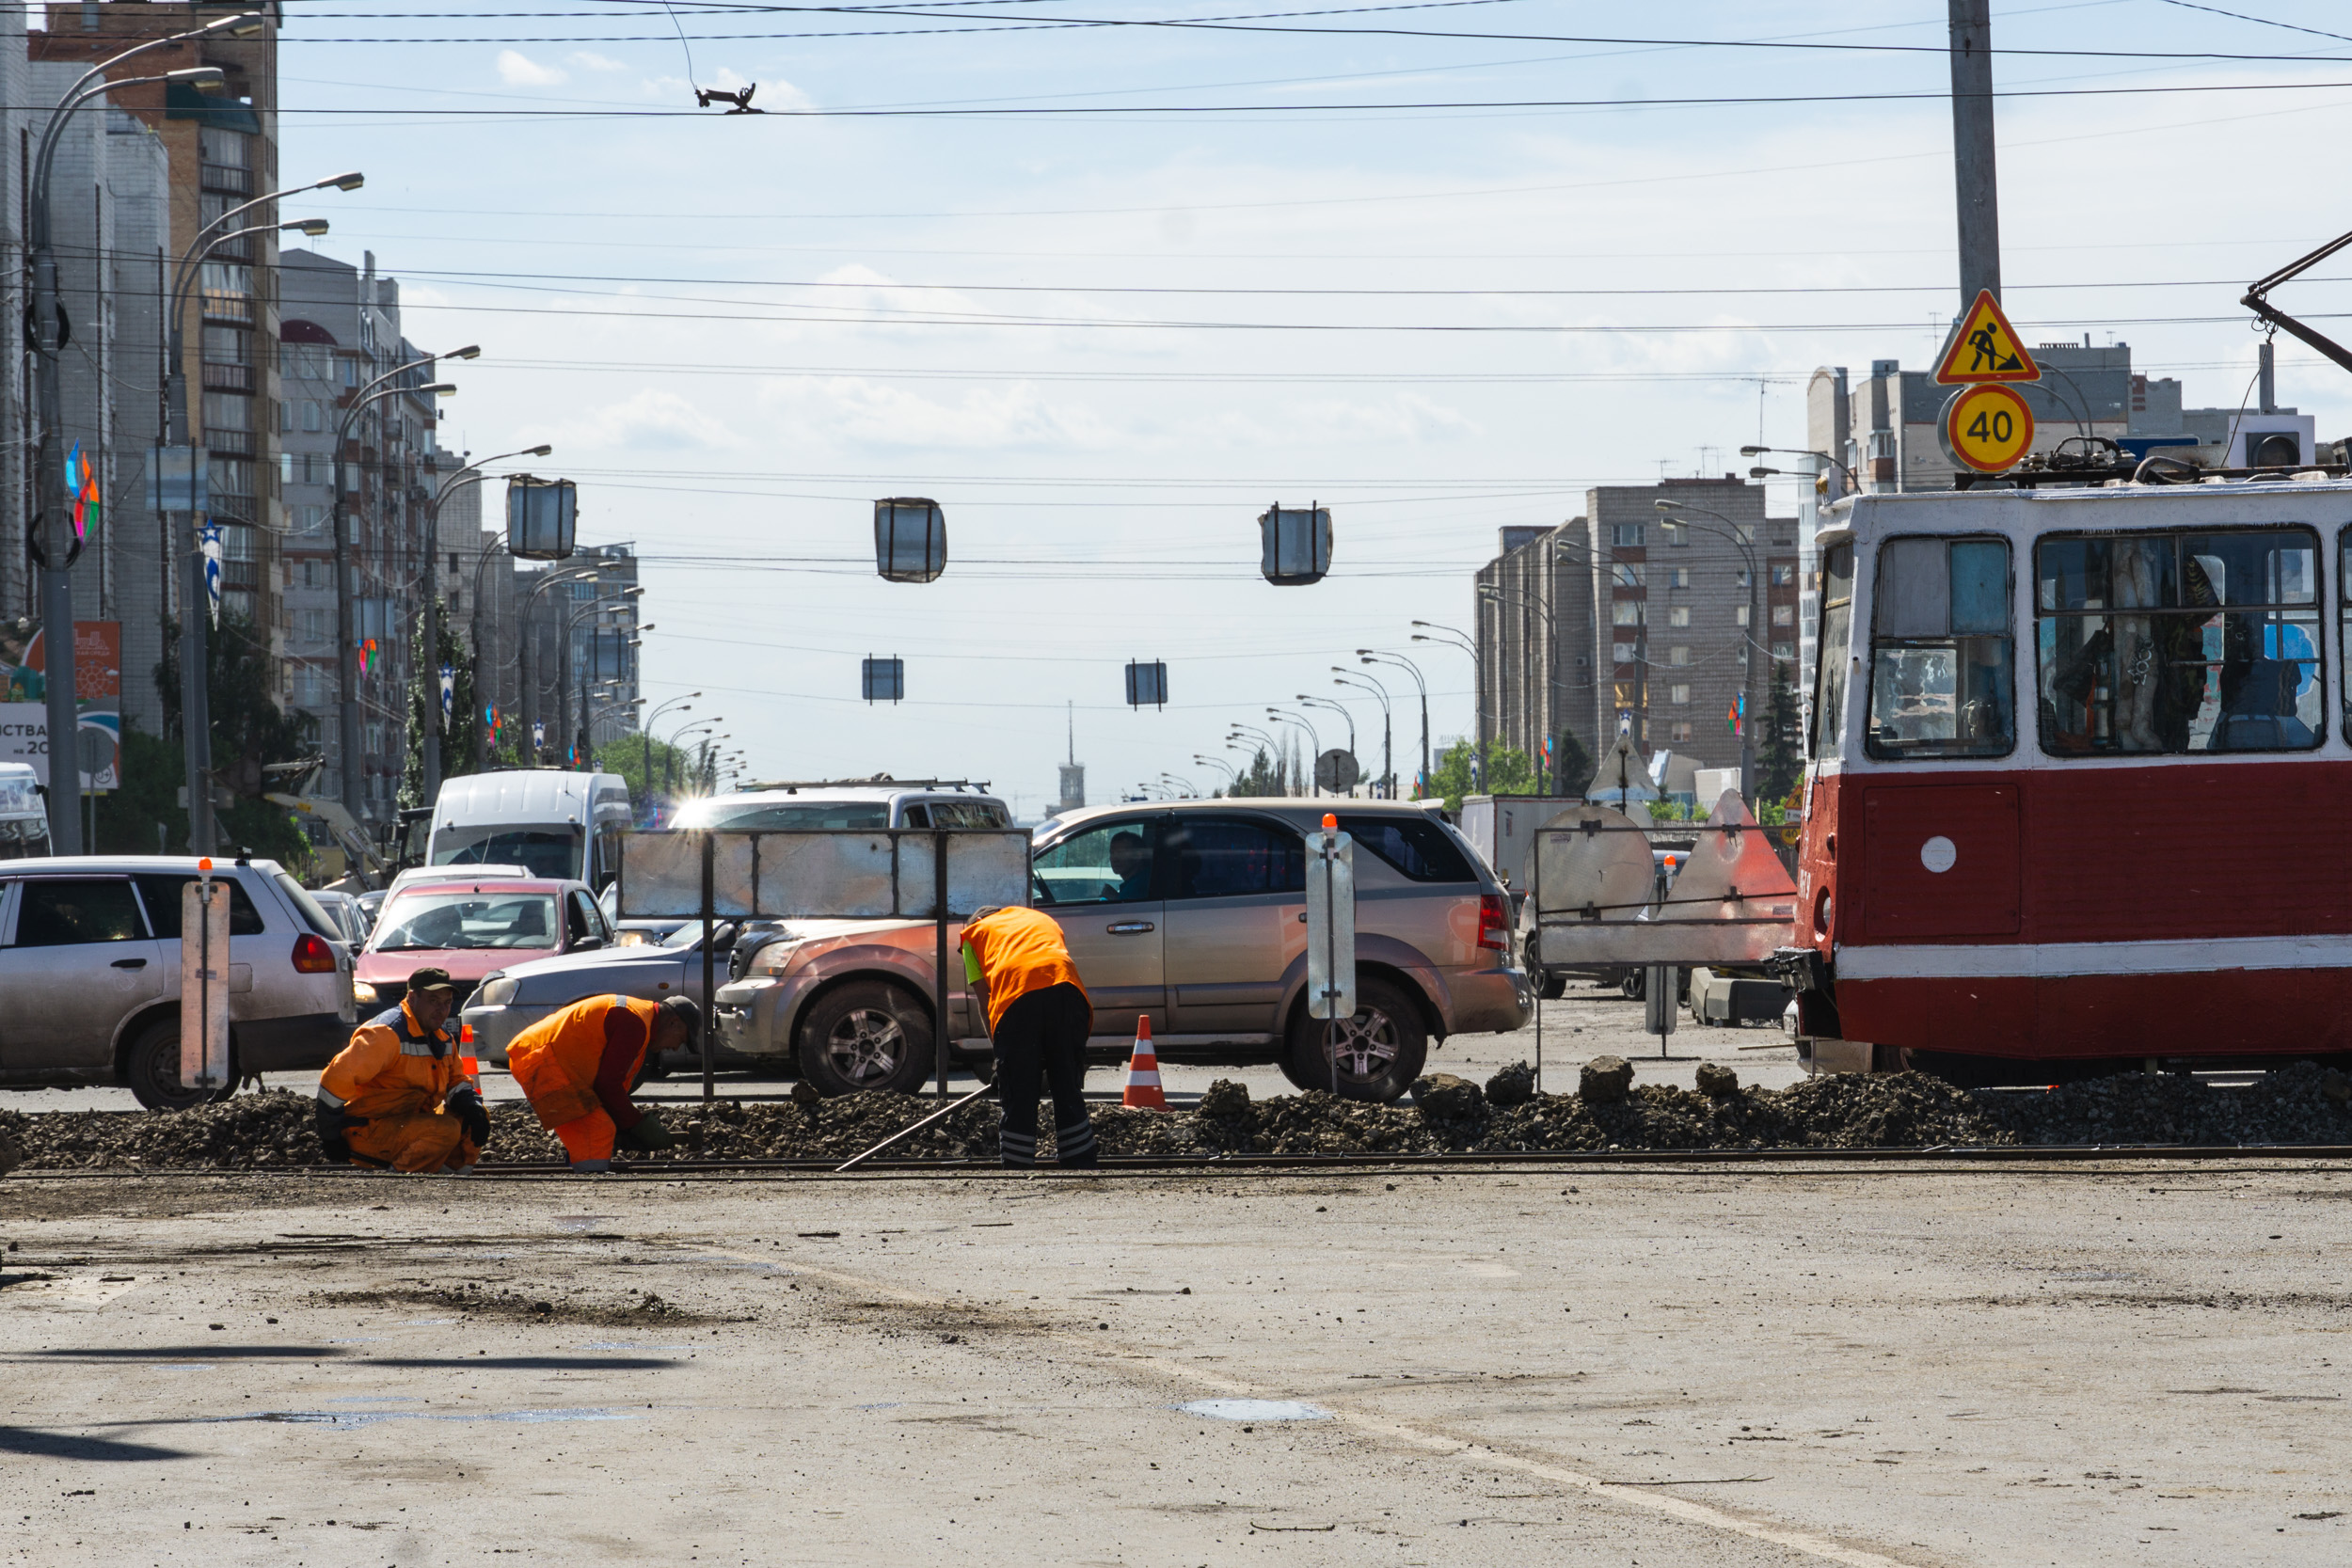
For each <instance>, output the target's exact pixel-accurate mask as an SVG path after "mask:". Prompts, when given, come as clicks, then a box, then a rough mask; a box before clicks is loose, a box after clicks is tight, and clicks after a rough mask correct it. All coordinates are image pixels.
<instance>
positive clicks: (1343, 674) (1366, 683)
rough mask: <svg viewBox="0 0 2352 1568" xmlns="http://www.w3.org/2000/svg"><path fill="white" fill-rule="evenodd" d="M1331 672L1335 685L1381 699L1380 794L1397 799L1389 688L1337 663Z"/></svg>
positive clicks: (1386, 798)
mask: <svg viewBox="0 0 2352 1568" xmlns="http://www.w3.org/2000/svg"><path fill="white" fill-rule="evenodd" d="M1331 673H1332V675H1333V677H1334V679H1333V680H1332V682H1331V684H1332V685H1333V686H1345V687H1352V688H1354V689H1357V690H1359V691H1369V692H1371V693H1372V694H1373V695H1374V696H1375V697H1376V698H1378V699H1379V700H1380V796H1381V799H1383V800H1395V799H1396V762H1395V753H1394V751H1393V749H1392V748H1391V744H1390V736H1391V729H1392V726H1391V720H1392V719H1393V718H1394V715H1392V714H1391V712H1390V711H1389V689H1388V688H1387V687H1384V686H1382V685H1381V684H1380V683H1379V682H1378V681H1376V680H1373V679H1371V678H1370V677H1369V676H1365V675H1352V674H1349V673H1347V671H1346V670H1345V669H1344V668H1343V667H1342V666H1340V665H1337V664H1334V665H1333V666H1331Z"/></svg>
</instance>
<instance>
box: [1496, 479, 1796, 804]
mask: <svg viewBox="0 0 2352 1568" xmlns="http://www.w3.org/2000/svg"><path fill="white" fill-rule="evenodd" d="M1661 500H1666V501H1671V502H1673V503H1675V504H1676V506H1677V508H1678V510H1677V511H1675V512H1671V513H1667V512H1661V511H1660V510H1659V509H1658V506H1657V504H1656V503H1657V502H1659V501H1661ZM1752 570H1753V572H1754V573H1758V574H1761V578H1760V580H1755V579H1753V578H1752V576H1751V573H1752ZM1477 591H1478V600H1479V605H1478V637H1477V642H1478V652H1479V681H1478V706H1479V715H1480V724H1479V730H1478V734H1479V735H1480V736H1482V737H1485V738H1487V739H1490V740H1492V741H1495V742H1499V743H1500V744H1502V745H1506V746H1509V747H1512V748H1514V749H1516V750H1518V751H1522V752H1526V753H1527V754H1528V755H1529V756H1530V758H1531V759H1533V760H1534V762H1535V763H1536V765H1537V768H1538V773H1539V779H1540V781H1541V784H1542V786H1543V787H1546V788H1550V787H1556V786H1565V787H1569V788H1573V787H1575V786H1577V785H1578V784H1581V783H1582V782H1583V781H1582V780H1580V779H1575V778H1567V779H1561V778H1558V777H1557V776H1556V774H1557V769H1556V768H1555V769H1554V770H1553V771H1552V772H1546V771H1544V761H1545V758H1546V756H1547V754H1549V756H1551V757H1552V758H1553V759H1555V762H1556V760H1557V759H1559V758H1561V757H1562V756H1564V755H1565V751H1566V748H1565V745H1564V744H1563V743H1562V739H1561V737H1562V736H1565V735H1573V736H1575V737H1576V740H1577V742H1578V744H1579V745H1580V746H1581V748H1582V749H1583V751H1584V752H1585V753H1586V755H1587V756H1588V757H1591V758H1594V759H1597V758H1598V757H1599V756H1600V755H1601V754H1602V753H1603V752H1605V751H1606V750H1607V749H1608V748H1609V747H1610V746H1612V745H1613V744H1614V741H1615V737H1616V735H1617V732H1618V726H1619V723H1620V721H1623V722H1625V723H1627V724H1629V727H1630V729H1631V732H1632V736H1633V741H1634V744H1635V747H1636V748H1637V751H1638V752H1639V753H1640V754H1641V755H1642V756H1644V757H1647V756H1649V755H1651V754H1652V753H1654V752H1659V751H1671V752H1674V753H1675V755H1676V756H1677V758H1679V759H1682V760H1683V761H1684V762H1686V763H1688V764H1691V765H1693V766H1696V767H1701V768H1726V767H1737V766H1739V763H1740V752H1741V734H1740V731H1741V730H1742V728H1743V727H1744V726H1746V725H1752V724H1757V723H1759V722H1760V721H1762V720H1763V718H1764V717H1765V715H1766V714H1767V713H1768V712H1769V708H1770V703H1771V696H1772V683H1773V680H1774V678H1775V677H1776V676H1777V678H1779V679H1781V680H1784V681H1786V682H1788V683H1789V684H1791V685H1793V683H1794V681H1795V676H1796V663H1797V625H1796V621H1797V548H1796V522H1795V519H1793V518H1788V517H1779V518H1771V517H1767V516H1766V515H1765V507H1764V488H1763V486H1762V485H1760V484H1751V483H1747V482H1746V481H1743V480H1741V479H1739V478H1737V477H1736V476H1731V475H1726V476H1725V477H1724V478H1722V479H1669V480H1663V481H1661V482H1660V483H1657V484H1654V485H1653V484H1645V485H1607V486H1602V487H1600V488H1597V489H1593V490H1590V491H1587V492H1586V493H1585V498H1584V515H1583V516H1581V517H1577V518H1573V519H1571V520H1569V521H1568V522H1566V523H1565V524H1563V525H1561V526H1560V527H1558V528H1554V529H1524V530H1520V529H1513V530H1506V531H1504V536H1503V538H1502V551H1501V552H1500V553H1499V554H1498V555H1497V556H1496V558H1495V559H1494V560H1493V561H1491V562H1488V563H1487V564H1486V566H1484V567H1482V568H1480V570H1479V573H1478V583H1477ZM1751 654H1753V655H1754V657H1756V659H1758V660H1761V661H1763V667H1762V668H1759V669H1758V670H1757V671H1756V680H1755V683H1754V686H1753V688H1751V686H1750V683H1749V679H1748V673H1749V661H1750V657H1751ZM1751 689H1752V690H1753V693H1754V696H1753V698H1752V703H1753V708H1752V710H1751V711H1749V712H1747V713H1746V714H1745V715H1744V717H1743V716H1742V715H1741V712H1740V698H1741V696H1742V694H1743V693H1747V692H1749V691H1750V690H1751ZM1758 734H1759V735H1760V734H1761V731H1759V732H1758ZM1548 746H1549V753H1548V752H1547V747H1548ZM1601 782H1602V783H1605V784H1614V779H1613V777H1612V778H1610V779H1608V780H1605V781H1601ZM1596 787H1599V785H1598V784H1597V785H1596Z"/></svg>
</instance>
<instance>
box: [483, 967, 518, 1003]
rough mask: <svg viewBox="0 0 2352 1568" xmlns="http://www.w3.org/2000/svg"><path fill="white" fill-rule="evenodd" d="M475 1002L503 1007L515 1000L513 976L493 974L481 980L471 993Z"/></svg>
mask: <svg viewBox="0 0 2352 1568" xmlns="http://www.w3.org/2000/svg"><path fill="white" fill-rule="evenodd" d="M473 999H474V1001H475V1003H476V1004H478V1005H479V1006H485V1007H503V1006H506V1005H507V1004H508V1003H509V1002H512V1001H514V1000H515V977H514V976H513V975H512V974H493V975H491V976H490V977H489V978H488V979H486V980H485V981H483V982H482V984H481V986H480V987H479V988H477V989H476V990H475V991H474V993H473Z"/></svg>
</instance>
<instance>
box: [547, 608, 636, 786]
mask: <svg viewBox="0 0 2352 1568" xmlns="http://www.w3.org/2000/svg"><path fill="white" fill-rule="evenodd" d="M644 592H645V590H644V587H643V586H638V587H632V588H624V589H623V590H621V601H622V602H626V601H628V600H630V599H634V598H637V597H639V596H640V595H642V594H644ZM619 608H620V604H619V603H608V602H607V601H606V600H605V599H604V598H603V597H602V596H601V595H599V596H598V598H597V599H596V602H595V603H594V604H591V605H587V606H585V607H583V608H582V609H581V610H580V612H579V613H578V614H576V615H574V616H572V617H571V619H569V620H568V621H566V622H565V623H564V641H563V644H562V646H561V648H560V649H559V650H558V652H557V655H556V657H557V659H558V661H559V662H558V667H557V670H556V673H555V696H556V725H557V730H558V732H559V734H560V735H561V736H562V737H563V743H564V745H565V746H566V747H567V749H573V750H577V751H583V752H584V751H587V750H589V746H588V745H587V743H586V736H585V734H584V732H585V730H586V724H585V722H584V721H583V723H582V725H581V730H582V732H583V733H581V734H577V735H576V734H574V733H573V730H572V706H571V687H570V686H569V685H568V684H567V683H566V682H565V680H564V676H565V675H566V674H568V673H570V672H569V670H568V669H566V668H564V667H565V666H568V665H569V664H570V663H571V661H572V638H573V637H574V636H575V635H576V634H577V633H578V632H579V630H580V626H581V625H582V624H583V623H586V622H589V621H593V620H596V618H597V617H599V616H603V615H608V614H611V613H612V612H613V611H614V610H618V609H619ZM589 635H590V636H591V637H594V636H595V635H596V628H594V627H591V628H590V632H589ZM595 646H596V644H595V643H593V642H592V643H591V644H590V647H591V648H592V649H593V648H594V647H595ZM595 662H596V661H595V659H594V658H593V657H592V658H589V659H587V660H584V661H582V663H581V665H580V713H581V714H582V715H585V714H586V713H587V711H588V676H589V673H590V671H589V668H588V666H589V665H591V664H593V663H595Z"/></svg>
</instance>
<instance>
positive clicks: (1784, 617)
mask: <svg viewBox="0 0 2352 1568" xmlns="http://www.w3.org/2000/svg"><path fill="white" fill-rule="evenodd" d="M1796 624H1797V607H1796V606H1795V605H1792V604H1776V605H1774V606H1772V625H1774V626H1795V625H1796Z"/></svg>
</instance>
